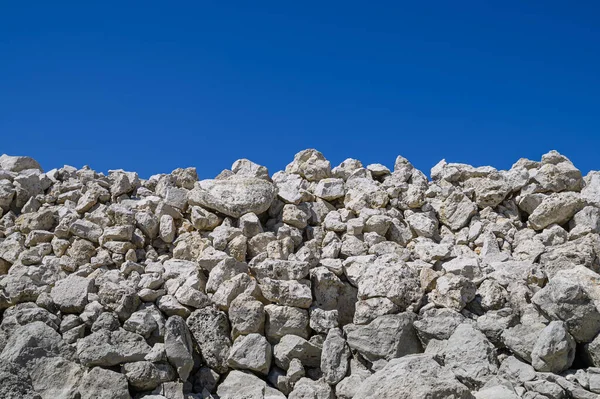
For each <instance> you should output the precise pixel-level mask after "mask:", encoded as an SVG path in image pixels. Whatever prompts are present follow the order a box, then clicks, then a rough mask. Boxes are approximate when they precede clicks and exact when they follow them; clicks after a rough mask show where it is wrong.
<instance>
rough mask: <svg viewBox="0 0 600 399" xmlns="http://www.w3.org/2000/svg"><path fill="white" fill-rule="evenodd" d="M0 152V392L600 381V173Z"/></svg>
mask: <svg viewBox="0 0 600 399" xmlns="http://www.w3.org/2000/svg"><path fill="white" fill-rule="evenodd" d="M430 176H431V179H429V178H428V177H427V176H426V175H425V174H424V173H422V172H421V171H419V170H417V169H415V168H414V167H413V165H411V163H410V162H409V161H408V160H407V159H405V158H403V157H398V158H397V159H396V161H395V163H394V165H393V168H388V167H386V166H385V165H382V164H371V165H366V166H363V164H362V163H361V162H360V161H358V160H355V159H347V160H345V161H343V162H342V163H341V164H340V165H337V166H332V165H331V163H330V162H329V161H328V160H327V159H326V158H325V157H324V155H323V154H321V153H320V152H318V151H316V150H313V149H309V150H305V151H302V152H300V153H298V154H297V155H296V156H295V157H294V159H293V161H292V162H291V163H290V164H289V165H287V167H286V168H285V170H284V171H280V172H277V173H274V174H273V175H272V176H271V175H270V174H269V172H268V170H267V169H266V168H265V167H264V166H261V165H257V164H255V163H254V162H252V161H250V160H247V159H242V160H239V161H236V162H235V163H234V164H233V165H232V166H231V168H230V170H224V171H223V172H222V173H220V174H219V175H218V176H216V177H214V179H209V180H201V181H199V180H198V174H197V173H196V170H195V169H194V168H185V169H176V170H174V171H173V172H171V173H169V174H159V175H155V176H151V177H150V178H148V179H144V178H140V177H139V176H138V175H137V173H135V172H129V171H124V170H111V171H109V172H108V173H107V174H104V173H99V172H95V171H93V170H91V169H90V168H88V167H84V168H82V169H77V168H74V167H71V166H64V167H61V168H59V169H52V170H50V171H48V172H44V171H43V170H42V168H41V167H40V165H39V164H38V163H37V162H36V161H35V160H33V159H32V158H29V157H14V156H8V155H2V156H0V397H2V398H8V399H12V398H30V399H46V398H51V399H62V398H64V399H76V398H81V399H88V398H89V399H92V398H98V399H100V398H119V399H120V398H123V399H125V398H135V399H165V398H166V399H171V398H176V399H200V398H202V399H209V398H211V399H217V398H221V399H228V398H229V399H242V398H244V399H264V398H269V399H283V398H290V399H308V398H310V399H353V398H354V399H366V398H380V399H385V398H390V399H392V398H394V399H397V398H407V399H408V398H415V399H416V398H454V399H467V398H469V399H473V398H478V399H490V398H494V399H496V398H498V399H500V398H501V399H514V398H524V399H563V398H564V399H567V398H586V399H587V398H598V397H600V274H598V273H599V272H600V172H590V173H589V174H588V175H587V176H582V175H581V172H579V171H578V170H577V169H576V168H575V166H574V165H573V164H572V163H571V162H570V161H569V160H568V159H567V158H566V157H564V156H562V155H561V154H559V153H557V152H555V151H551V152H550V153H548V154H545V155H544V156H543V157H542V159H541V160H540V161H531V160H527V159H521V160H518V161H517V162H516V163H515V164H514V165H513V166H512V168H511V169H510V170H506V171H502V170H496V169H494V168H492V167H487V166H484V167H473V166H470V165H465V164H459V163H448V162H446V161H442V162H440V163H439V164H437V165H436V166H434V168H433V169H432V170H431V173H430Z"/></svg>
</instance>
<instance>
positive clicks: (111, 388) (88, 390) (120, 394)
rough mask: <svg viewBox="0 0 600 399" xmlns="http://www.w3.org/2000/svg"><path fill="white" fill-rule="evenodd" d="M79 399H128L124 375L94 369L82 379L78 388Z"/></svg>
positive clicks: (97, 368)
mask: <svg viewBox="0 0 600 399" xmlns="http://www.w3.org/2000/svg"><path fill="white" fill-rule="evenodd" d="M79 392H80V393H81V399H101V398H114V399H130V398H131V396H130V395H129V390H128V389H127V378H126V377H125V375H123V374H120V373H117V372H114V371H110V370H107V369H103V368H101V367H94V368H93V369H91V370H90V371H89V372H88V373H87V374H86V375H85V376H84V377H83V379H82V381H81V385H80V386H79Z"/></svg>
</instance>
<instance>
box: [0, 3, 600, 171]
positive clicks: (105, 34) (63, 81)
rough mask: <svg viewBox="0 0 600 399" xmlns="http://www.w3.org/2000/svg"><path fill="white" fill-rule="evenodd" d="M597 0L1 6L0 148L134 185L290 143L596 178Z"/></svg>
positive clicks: (599, 103) (599, 125)
mask: <svg viewBox="0 0 600 399" xmlns="http://www.w3.org/2000/svg"><path fill="white" fill-rule="evenodd" d="M599 21H600V3H598V2H597V1H575V2H567V1H541V0H540V1H535V0H534V1H521V0H519V1H495V2H491V1H481V0H479V1H443V2H442V1H419V2H417V1H410V2H409V1H399V2H398V1H394V2H392V1H389V2H385V1H381V2H373V1H370V2H367V1H364V2H353V1H343V2H342V1H340V2H334V1H319V2H313V1H303V2H300V1H294V2H292V1H258V2H248V1H243V2H242V1H193V2H192V1H177V2H165V1H143V2H142V1H139V2H137V1H119V2H116V1H102V2H100V1H77V2H75V1H73V2H64V1H58V0H57V1H43V2H42V1H13V2H8V1H6V2H3V3H2V4H1V5H0V153H2V152H5V153H9V154H23V155H30V156H33V157H35V158H36V159H38V161H40V163H41V164H42V166H43V167H44V168H45V169H51V168H53V167H58V166H62V165H63V164H70V165H73V166H77V167H81V166H83V165H85V164H88V165H90V166H91V167H92V168H94V169H96V170H99V171H107V170H108V169H115V168H124V169H128V170H136V171H138V172H139V173H140V174H141V176H142V177H148V176H150V175H151V174H154V173H161V172H163V173H165V172H166V173H168V172H170V171H171V170H173V169H174V168H176V167H182V166H196V167H197V168H198V173H199V175H200V177H201V178H210V177H213V176H214V175H216V174H217V173H219V171H221V170H222V169H224V168H229V167H230V166H231V163H232V162H233V161H234V160H236V159H238V158H243V157H244V158H249V159H251V160H253V161H255V162H258V163H260V164H263V165H265V166H267V167H268V168H269V170H270V171H271V172H274V171H276V170H279V169H282V168H284V167H285V165H286V164H287V163H288V162H290V161H291V160H292V158H293V155H294V154H295V153H296V152H297V151H299V150H301V149H304V148H317V149H319V150H320V151H321V152H323V153H324V154H325V156H326V157H327V158H328V159H329V160H331V162H332V164H334V165H336V164H338V163H339V162H340V161H342V160H343V159H345V158H347V157H353V158H358V159H360V160H361V161H363V163H364V164H365V165H366V164H368V163H373V162H379V163H384V164H386V165H388V166H392V165H393V163H394V159H395V157H396V156H397V155H403V156H405V157H407V158H408V159H409V160H410V161H411V162H412V163H413V164H415V165H416V166H417V167H419V168H420V169H422V170H424V171H425V172H426V173H427V174H429V170H430V168H431V167H432V166H433V165H435V164H436V163H437V162H438V161H439V160H440V159H442V158H446V159H447V160H448V161H449V162H467V163H471V164H473V165H492V166H495V167H498V168H509V167H510V165H512V163H513V162H515V161H516V160H517V159H518V158H520V157H528V158H532V159H539V158H540V156H541V155H542V154H543V153H545V152H547V151H548V150H550V149H557V150H559V151H560V152H562V153H564V154H565V155H567V156H568V157H570V158H571V160H572V161H573V162H574V163H575V165H576V166H578V167H579V168H580V169H582V171H583V172H584V173H587V171H588V170H590V169H600V156H599V152H600V151H599V150H600V22H599Z"/></svg>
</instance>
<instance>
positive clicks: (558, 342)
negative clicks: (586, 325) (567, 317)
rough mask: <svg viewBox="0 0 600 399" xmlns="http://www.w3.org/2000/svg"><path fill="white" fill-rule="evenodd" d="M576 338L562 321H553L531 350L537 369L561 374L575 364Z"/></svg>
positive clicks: (532, 360) (532, 362)
mask: <svg viewBox="0 0 600 399" xmlns="http://www.w3.org/2000/svg"><path fill="white" fill-rule="evenodd" d="M574 359H575V340H574V339H573V337H572V336H571V334H569V333H568V331H567V329H566V325H565V323H564V322H562V321H553V322H551V323H550V324H548V326H546V328H544V329H543V330H542V332H541V333H540V336H539V337H538V340H537V341H536V343H535V345H534V347H533V351H532V352H531V364H532V366H533V367H534V368H535V369H536V370H537V371H544V372H551V373H555V374H560V373H562V372H563V371H565V370H566V369H568V368H569V367H571V365H572V364H573V360H574Z"/></svg>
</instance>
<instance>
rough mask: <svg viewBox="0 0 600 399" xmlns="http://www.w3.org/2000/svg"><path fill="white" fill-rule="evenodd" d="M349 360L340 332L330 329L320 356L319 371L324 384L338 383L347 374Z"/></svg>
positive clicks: (337, 329) (348, 350)
mask: <svg viewBox="0 0 600 399" xmlns="http://www.w3.org/2000/svg"><path fill="white" fill-rule="evenodd" d="M349 360H350V349H349V348H348V346H347V345H346V340H345V339H344V337H343V335H342V330H340V329H339V328H332V329H331V330H329V333H327V338H326V339H325V342H323V351H322V354H321V371H322V372H323V377H324V380H325V382H327V383H328V384H330V385H335V384H337V383H338V382H340V381H341V380H342V379H343V378H344V377H345V376H346V373H347V372H348V365H349V364H348V363H349Z"/></svg>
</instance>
